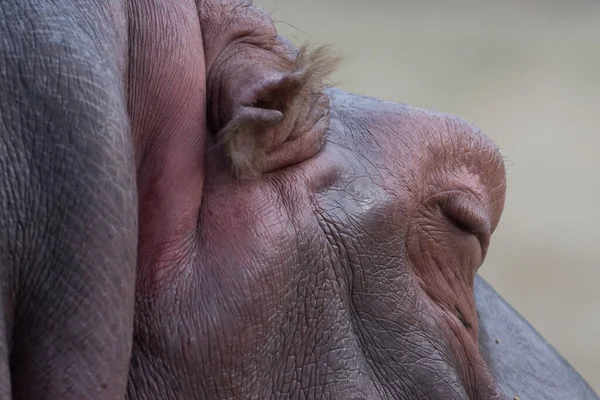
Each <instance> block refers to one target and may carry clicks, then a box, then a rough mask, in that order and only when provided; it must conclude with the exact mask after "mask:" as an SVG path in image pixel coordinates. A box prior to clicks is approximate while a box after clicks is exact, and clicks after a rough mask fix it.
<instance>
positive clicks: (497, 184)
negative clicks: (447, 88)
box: [0, 0, 597, 400]
mask: <svg viewBox="0 0 600 400" xmlns="http://www.w3.org/2000/svg"><path fill="white" fill-rule="evenodd" d="M0 15H2V17H3V18H2V25H0V34H1V35H2V36H1V38H2V41H1V42H0V43H1V44H0V46H2V47H1V49H2V57H1V58H0V59H2V62H3V64H2V65H1V66H0V72H1V75H0V92H1V93H2V99H1V102H0V112H1V115H0V117H1V121H2V123H1V124H0V144H1V146H0V165H1V166H2V167H1V168H2V169H1V171H2V172H3V173H4V174H5V179H4V181H3V182H4V184H3V185H1V186H0V200H1V201H2V206H3V207H2V210H3V213H2V214H0V215H1V218H0V223H1V224H2V227H3V232H4V235H3V236H2V237H1V239H2V241H1V242H0V243H1V246H2V247H1V249H2V250H1V251H0V254H2V257H3V258H2V264H0V267H1V269H0V274H1V275H0V278H1V279H2V281H1V283H2V285H0V296H1V298H2V303H1V304H2V307H1V308H0V312H1V313H0V315H1V316H2V318H0V398H2V399H4V398H6V399H9V398H15V399H119V398H126V399H131V400H133V399H157V400H160V399H265V398H285V399H287V398H291V399H296V398H297V399H314V398H326V399H363V398H364V399H468V398H470V399H501V398H514V396H517V395H519V393H524V394H527V395H528V396H530V397H531V398H540V399H554V398H556V399H559V398H560V399H564V398H578V399H596V398H597V397H596V395H595V394H594V393H593V392H592V391H591V390H590V389H589V388H588V387H587V386H586V384H585V382H583V380H582V379H581V378H580V377H579V376H578V375H577V374H576V372H575V371H573V370H572V369H571V368H570V367H569V366H568V365H567V364H566V363H565V362H564V361H563V360H562V359H561V358H560V356H558V355H557V354H556V352H555V351H554V350H553V349H552V348H551V347H550V346H549V345H548V344H547V343H546V342H545V341H544V340H543V339H542V338H541V337H539V335H537V334H536V333H535V331H534V330H533V329H532V328H531V327H529V326H528V325H526V323H525V322H524V321H523V320H522V318H521V317H520V316H519V315H518V314H516V313H515V312H514V311H512V309H510V307H508V306H507V305H506V304H505V303H504V302H503V300H502V299H501V298H500V297H499V296H498V295H497V294H496V293H495V292H494V291H493V289H491V288H490V287H488V286H486V284H485V283H483V281H481V280H480V279H479V278H476V272H477V269H478V268H479V266H480V265H481V263H482V262H483V260H484V258H485V254H486V252H487V249H488V246H489V243H490V237H491V235H492V233H493V231H494V229H495V227H496V226H497V224H498V221H499V219H500V216H501V213H502V208H503V205H504V193H505V186H506V181H505V173H504V166H503V160H502V157H501V155H500V153H499V151H498V149H497V147H496V146H495V145H494V144H493V143H492V142H491V141H490V140H489V139H488V138H486V137H485V136H484V135H483V134H482V133H481V132H480V131H479V130H478V129H477V128H475V127H473V126H472V125H470V124H469V123H467V122H466V121H464V120H461V119H460V118H457V117H454V116H451V115H447V114H443V113H438V112H434V111H429V110H424V109H419V108H414V107H410V106H407V105H402V104H395V103H391V102H386V101H382V100H378V99H372V98H367V97H364V96H357V95H354V94H350V93H347V92H344V91H341V90H337V89H334V88H330V87H328V85H327V77H328V76H329V74H330V73H331V72H332V71H333V69H334V67H335V63H336V57H335V56H333V55H332V54H331V53H330V52H329V51H328V50H327V49H325V48H316V49H309V48H305V47H302V48H300V49H298V48H296V47H295V46H293V45H292V44H291V43H290V42H289V41H287V40H286V39H285V38H283V37H281V36H279V35H278V34H277V32H276V30H275V28H274V26H273V23H272V21H271V19H270V17H269V15H268V14H266V13H265V12H263V11H261V10H259V9H258V8H256V7H254V6H253V5H252V4H251V3H250V2H247V1H242V0H230V1H225V0H223V1H207V0H197V1H193V0H177V1H172V2H163V1H160V0H139V1H135V2H124V1H108V0H87V1H68V0H58V1H52V2H50V1H44V0H28V1H23V0H6V1H4V2H2V3H0ZM474 287H475V289H476V293H477V301H476V297H475V296H474V292H473V289H474ZM509 327H514V330H512V331H511V330H509V329H508V328H509ZM498 337H501V343H506V344H511V345H513V346H514V348H522V349H523V351H522V352H521V353H519V352H516V351H499V350H498V349H500V348H501V347H500V346H504V344H500V345H499V344H497V343H495V340H496V339H497V338H498ZM511 340H512V341H511ZM519 346H521V347H519ZM514 348H513V350H514ZM531 349H535V351H532V350H531ZM531 362H535V363H536V364H535V365H533V366H532V372H530V373H529V375H527V381H525V380H524V379H523V374H522V373H520V371H525V369H524V368H525V367H526V366H527V365H528V364H527V363H531ZM544 364H547V365H544ZM552 377H557V378H556V379H560V380H559V381H558V382H562V383H564V385H563V384H556V383H555V384H550V383H549V381H548V380H549V379H551V378H552ZM522 398H525V397H522Z"/></svg>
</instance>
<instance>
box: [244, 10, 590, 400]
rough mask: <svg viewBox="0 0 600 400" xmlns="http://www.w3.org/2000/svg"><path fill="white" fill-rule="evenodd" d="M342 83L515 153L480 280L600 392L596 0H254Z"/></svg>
mask: <svg viewBox="0 0 600 400" xmlns="http://www.w3.org/2000/svg"><path fill="white" fill-rule="evenodd" d="M255 2H256V3H257V4H258V5H260V6H262V7H263V8H265V9H266V10H267V11H270V12H272V13H273V19H274V20H275V21H276V25H277V27H278V29H279V32H280V33H282V34H284V35H286V36H288V37H289V38H291V39H293V40H295V41H296V42H297V43H300V42H304V41H306V40H310V41H311V42H314V43H319V44H322V43H329V44H332V45H334V46H335V48H336V49H337V50H338V51H339V52H340V53H341V54H343V55H344V56H345V57H346V61H345V62H344V64H343V65H342V68H341V69H340V70H339V71H338V72H337V74H336V75H335V76H334V77H333V79H334V81H336V82H340V85H339V86H340V87H341V88H343V89H346V90H350V91H353V92H357V93H360V94H365V95H369V96H374V97H380V98H384V99H387V100H393V101H398V102H404V103H410V104H413V105H417V106H422V107H427V108H433V109H437V110H442V111H447V112H450V113H453V114H457V115H460V116H461V117H464V118H466V119H468V120H470V121H471V122H474V123H475V124H476V125H478V126H479V127H480V128H482V129H483V130H484V131H485V132H486V133H487V134H488V135H489V136H490V137H492V138H493V139H494V140H495V141H496V142H497V143H498V144H499V146H500V147H501V148H502V150H503V154H504V156H505V157H506V158H507V159H508V160H507V173H508V195H507V203H506V209H505V212H504V216H503V219H502V221H501V224H500V226H499V228H498V230H497V232H496V234H495V236H494V238H493V240H492V247H491V249H490V252H489V255H488V258H487V260H486V262H485V264H484V267H483V269H482V270H481V274H482V275H483V276H484V277H485V278H487V279H488V281H489V282H490V283H492V285H493V286H494V287H495V288H496V289H497V290H498V291H499V292H500V293H501V294H502V295H503V296H504V297H505V298H506V299H507V300H508V301H509V302H510V303H511V304H512V305H513V306H514V307H515V308H516V309H517V310H519V311H520V312H521V313H522V314H523V315H524V316H525V317H526V318H527V319H528V320H529V321H530V323H531V324H532V325H533V326H535V327H536V328H537V329H538V330H539V331H540V332H541V333H542V334H543V335H544V336H545V337H546V338H547V339H548V340H549V341H550V342H551V343H552V344H553V345H554V346H555V347H556V348H558V350H559V351H560V352H561V353H562V354H563V356H564V357H566V358H567V360H569V361H570V362H571V363H572V364H573V365H574V366H575V368H576V369H577V370H578V371H579V372H580V373H581V374H582V375H583V376H584V377H585V378H586V379H587V381H588V382H589V383H590V385H592V387H594V389H595V390H596V391H598V392H599V393H600V154H599V153H600V1H598V0H590V1H583V0H577V1H562V2H561V1H551V0H546V1H541V0H540V1H535V0H529V1H527V0H521V1H518V0H512V1H493V2H492V1H466V0H464V1H444V0H437V1H427V0H425V1H424V0H419V1H416V0H413V1H408V0H395V1H394V0H370V1H366V0H365V1H361V2H359V1H356V0H302V1H300V0H296V1H294V0H257V1H255Z"/></svg>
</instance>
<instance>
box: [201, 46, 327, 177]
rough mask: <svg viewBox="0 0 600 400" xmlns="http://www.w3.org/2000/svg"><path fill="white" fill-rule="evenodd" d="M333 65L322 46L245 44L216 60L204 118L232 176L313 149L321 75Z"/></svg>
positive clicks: (320, 130) (294, 159) (321, 130)
mask: <svg viewBox="0 0 600 400" xmlns="http://www.w3.org/2000/svg"><path fill="white" fill-rule="evenodd" d="M333 64H334V59H333V58H332V57H331V56H330V53H329V52H328V51H327V50H326V49H325V48H319V49H316V50H314V51H312V52H309V51H308V50H307V49H306V48H305V47H303V48H301V49H300V51H298V52H294V53H293V54H290V52H279V53H278V52H276V51H273V49H264V48H257V47H255V46H246V47H245V48H243V49H238V50H237V51H236V52H235V54H234V55H233V56H232V55H231V54H227V56H226V57H225V60H224V61H222V62H219V59H217V60H216V62H215V65H214V67H213V68H212V69H211V74H210V75H209V85H208V90H209V93H208V95H209V123H210V124H211V129H212V130H213V132H216V133H217V140H218V143H219V144H220V145H221V147H222V148H223V149H224V153H225V154H226V156H227V157H228V159H229V161H230V164H231V167H232V171H233V173H234V175H236V176H238V177H256V176H260V175H261V174H263V173H266V172H270V171H274V170H277V169H280V168H284V167H286V166H289V165H292V164H296V163H299V162H301V161H304V159H307V158H309V157H311V156H312V155H313V154H314V153H315V152H316V151H318V149H317V147H320V146H318V145H319V144H320V143H322V141H323V140H322V139H323V137H324V134H325V130H326V128H327V124H326V123H324V122H328V118H326V117H328V113H327V112H326V111H327V109H328V102H327V101H324V100H325V99H326V96H325V95H324V94H323V89H324V87H325V84H324V79H325V77H326V76H327V75H328V74H329V73H330V72H331V70H332V68H333ZM214 68H216V70H215V72H213V69H214ZM324 118H326V119H327V121H325V120H324ZM298 139H299V140H298ZM292 141H293V142H295V143H294V144H293V145H291V142H292Z"/></svg>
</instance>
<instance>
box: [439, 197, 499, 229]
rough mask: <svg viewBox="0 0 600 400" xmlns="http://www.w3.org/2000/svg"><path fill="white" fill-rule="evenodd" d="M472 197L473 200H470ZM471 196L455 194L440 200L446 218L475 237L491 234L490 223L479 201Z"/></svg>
mask: <svg viewBox="0 0 600 400" xmlns="http://www.w3.org/2000/svg"><path fill="white" fill-rule="evenodd" d="M469 197H471V198H469ZM473 197H474V196H473V195H470V194H468V195H467V194H464V193H461V194H453V195H450V196H445V197H444V198H442V199H440V202H439V203H438V204H439V207H440V209H441V211H442V213H443V214H444V216H445V217H446V218H447V219H448V220H450V221H451V222H452V223H453V224H454V225H456V226H457V227H458V228H459V229H461V230H463V231H466V232H468V233H472V234H474V235H480V234H489V232H490V229H491V227H490V221H489V218H486V217H485V215H484V210H482V209H481V207H478V206H477V203H478V201H477V200H475V199H474V198H473Z"/></svg>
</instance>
